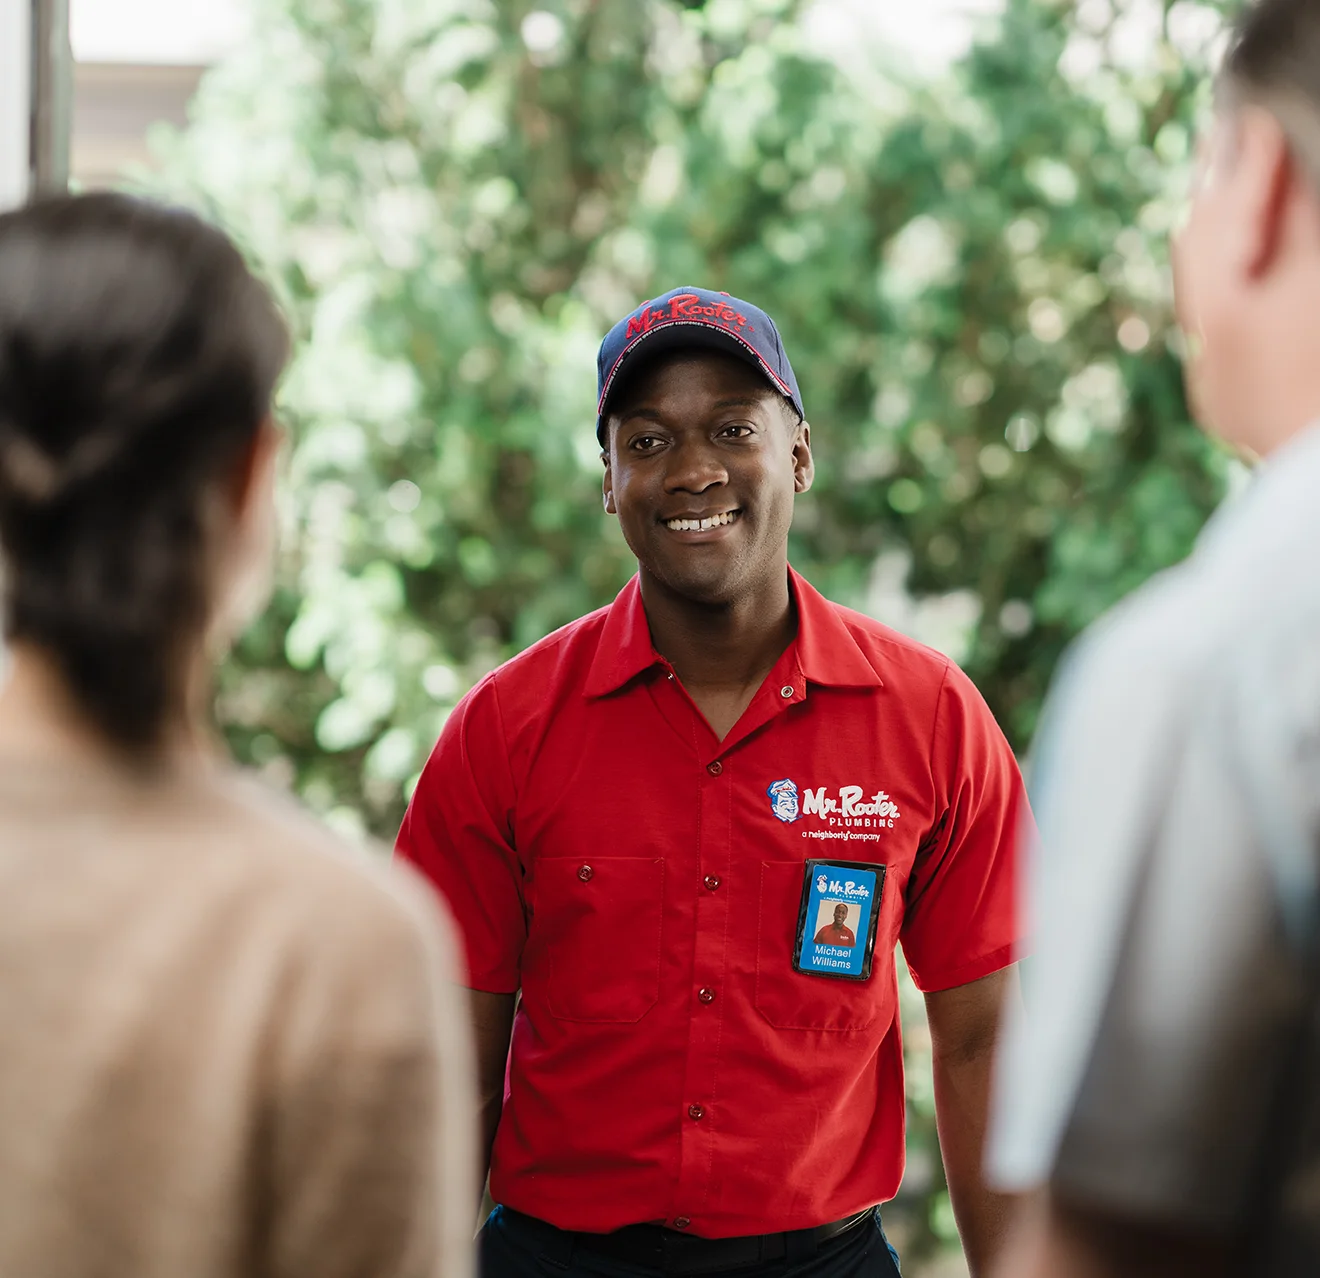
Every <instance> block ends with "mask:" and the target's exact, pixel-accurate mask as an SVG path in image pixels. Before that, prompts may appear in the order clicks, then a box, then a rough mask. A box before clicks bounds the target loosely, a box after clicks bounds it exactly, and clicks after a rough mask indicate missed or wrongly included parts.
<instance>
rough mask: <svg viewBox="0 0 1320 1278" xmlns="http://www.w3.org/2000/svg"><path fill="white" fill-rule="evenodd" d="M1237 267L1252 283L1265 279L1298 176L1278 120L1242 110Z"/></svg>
mask: <svg viewBox="0 0 1320 1278" xmlns="http://www.w3.org/2000/svg"><path fill="white" fill-rule="evenodd" d="M1238 128H1239V135H1238V136H1239V141H1238V146H1239V155H1238V166H1239V172H1238V174H1237V175H1236V178H1237V183H1238V189H1239V192H1240V205H1239V212H1240V215H1241V219H1242V220H1241V228H1242V240H1241V254H1242V256H1241V267H1242V269H1243V271H1244V272H1245V273H1246V275H1247V276H1248V277H1249V278H1251V279H1253V280H1255V279H1260V278H1261V277H1263V276H1265V275H1267V274H1268V273H1269V271H1270V270H1271V268H1272V267H1273V266H1274V265H1275V264H1276V263H1277V261H1278V259H1279V256H1280V253H1281V252H1282V251H1283V249H1284V238H1285V232H1286V230H1287V223H1288V210H1289V205H1290V202H1291V199H1292V196H1293V195H1294V194H1295V193H1296V190H1297V183H1298V182H1299V181H1301V180H1302V175H1301V173H1300V172H1299V170H1298V168H1297V163H1296V161H1295V160H1294V159H1293V156H1292V151H1291V149H1290V148H1289V146H1288V138H1287V135H1286V134H1285V133H1284V131H1283V128H1282V126H1281V125H1280V124H1279V122H1278V120H1276V119H1275V118H1274V116H1273V115H1271V114H1270V113H1269V112H1268V111H1266V110H1264V109H1262V108H1261V107H1254V106H1253V107H1244V108H1243V110H1242V114H1241V119H1240V121H1239V125H1238Z"/></svg>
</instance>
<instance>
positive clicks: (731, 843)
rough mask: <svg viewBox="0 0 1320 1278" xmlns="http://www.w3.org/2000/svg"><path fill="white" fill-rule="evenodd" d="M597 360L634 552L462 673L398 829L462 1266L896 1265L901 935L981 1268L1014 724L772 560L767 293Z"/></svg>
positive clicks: (809, 1271) (1013, 803)
mask: <svg viewBox="0 0 1320 1278" xmlns="http://www.w3.org/2000/svg"><path fill="white" fill-rule="evenodd" d="M598 377H599V383H598V384H599V392H600V394H599V417H598V420H597V423H596V431H597V438H598V439H599V441H600V444H601V448H602V450H603V451H602V460H603V461H604V464H605V480H604V499H605V507H606V510H608V511H609V512H610V513H611V514H614V515H617V517H618V519H619V522H620V525H621V526H622V529H623V534H624V536H625V537H626V538H627V540H628V544H629V546H630V547H631V548H632V550H633V552H634V553H635V554H636V556H637V559H638V563H639V567H640V572H639V575H638V576H637V577H636V578H634V580H633V581H631V582H630V583H629V584H628V585H627V586H626V587H625V588H624V590H623V592H622V593H621V594H620V595H619V597H618V599H617V600H616V601H615V602H614V603H613V604H612V605H611V606H610V607H608V608H603V609H601V610H600V611H599V612H595V613H592V614H591V615H590V616H587V617H584V618H582V619H581V620H579V621H577V622H574V623H573V624H572V625H570V626H567V627H565V628H564V629H563V630H560V631H558V632H557V633H555V634H553V635H550V636H549V637H548V638H546V639H544V640H543V641H542V642H540V643H538V644H535V645H533V647H531V648H530V649H528V650H527V651H526V652H524V653H523V654H522V655H521V656H519V657H516V658H514V659H513V660H512V661H510V662H508V663H507V664H506V665H504V666H502V667H501V668H500V669H498V670H496V671H495V672H494V673H493V674H492V675H490V676H489V677H488V678H487V679H485V680H483V681H482V682H481V683H480V684H478V685H477V687H476V688H474V689H473V691H472V692H471V693H470V694H469V695H468V696H467V697H466V698H465V699H464V701H463V703H462V704H461V705H460V706H459V707H458V709H457V710H456V711H455V712H454V714H453V715H452V716H451V717H450V719H449V721H448V724H447V725H446V727H445V730H444V733H443V735H442V736H441V738H440V741H439V744H438V745H437V746H436V748H435V752H434V754H433V755H432V756H431V759H430V762H429V763H428V764H427V767H426V770H425V772H424V773H423V775H422V779H421V782H420V784H419V785H418V787H417V792H416V794H415V796H414V797H413V801H412V805H411V807H410V808H409V811H408V815H407V817H406V819H405V821H404V825H403V829H402V831H401V832H400V835H399V850H400V852H401V853H402V854H403V855H404V856H405V857H407V858H408V859H409V860H411V861H413V862H415V863H416V864H417V865H418V866H419V867H420V868H421V869H422V870H423V871H424V872H425V873H426V874H428V875H429V876H430V877H431V878H432V879H433V880H434V881H435V882H436V883H437V885H438V886H439V887H440V888H441V889H442V890H443V891H444V893H445V894H446V895H447V896H448V898H449V899H450V901H451V902H452V903H453V905H454V907H455V912H456V914H457V915H458V917H460V918H461V919H462V920H463V929H464V933H465V937H466V941H467V954H468V972H469V978H470V981H471V984H472V986H473V987H474V992H473V995H472V999H473V1007H474V1010H475V1017H476V1021H475V1023H476V1027H477V1035H478V1040H479V1048H478V1055H479V1058H480V1071H481V1080H482V1087H483V1094H484V1096H485V1097H486V1110H485V1115H484V1117H485V1121H486V1129H485V1136H486V1142H487V1143H486V1150H487V1151H488V1152H489V1151H491V1149H492V1142H493V1152H491V1157H490V1186H491V1193H492V1195H493V1196H494V1198H495V1200H496V1202H497V1203H499V1204H500V1207H499V1208H498V1209H497V1210H496V1211H495V1212H494V1213H493V1214H492V1216H491V1219H490V1221H489V1223H488V1224H487V1226H486V1228H485V1230H484V1232H483V1237H482V1266H483V1273H484V1274H485V1275H486V1278H522V1276H524V1275H526V1276H529V1278H530V1276H536V1278H567V1276H569V1275H583V1276H585V1275H591V1276H593V1278H595V1276H597V1275H604V1274H629V1275H639V1276H640V1275H650V1274H707V1275H714V1274H737V1275H740V1276H741V1278H757V1276H759V1275H767V1276H768V1275H772V1274H773V1275H775V1278H785V1276H786V1275H794V1276H796V1278H807V1275H810V1276H811V1278H863V1275H864V1276H865V1278H884V1276H886V1275H888V1276H889V1278H896V1275H897V1273H898V1270H897V1266H896V1264H895V1262H894V1260H893V1258H892V1257H891V1254H890V1250H889V1248H888V1246H887V1245H886V1242H885V1238H884V1234H883V1233H882V1232H881V1229H880V1221H879V1215H878V1213H877V1212H876V1210H875V1208H876V1206H877V1205H878V1204H879V1203H881V1202H884V1201H885V1200H887V1199H889V1198H892V1197H893V1195H894V1193H895V1192H896V1191H897V1189H898V1185H899V1181H900V1179H901V1176H902V1171H903V1117H904V1089H903V1054H902V1045H901V1042H900V1037H899V1021H898V988H897V981H896V979H895V972H894V966H893V963H894V958H893V956H894V947H895V943H896V942H898V941H900V940H901V941H902V944H903V950H904V955H905V957H906V959H907V962H908V964H909V966H910V967H911V969H912V971H913V973H914V976H915V978H916V981H917V984H918V985H919V986H920V988H921V989H923V990H924V991H925V993H926V1006H927V1010H928V1014H929V1019H930V1027H931V1035H932V1040H933V1044H934V1057H935V1086H936V1103H937V1107H938V1111H939V1123H940V1136H941V1144H942V1148H943V1151H944V1159H945V1165H946V1168H947V1170H948V1178H949V1187H950V1194H951V1197H952V1201H953V1205H954V1209H955V1211H956V1212H957V1217H958V1221H959V1226H960V1228H961V1231H962V1236H963V1240H964V1243H965V1245H966V1249H967V1252H968V1255H969V1257H970V1258H971V1262H972V1268H973V1272H974V1273H982V1274H983V1273H985V1272H986V1270H987V1269H988V1257H989V1256H990V1255H991V1253H992V1251H993V1250H994V1249H995V1247H996V1246H997V1244H998V1243H999V1241H1000V1229H1001V1219H1002V1217H1001V1209H1002V1205H1001V1202H1000V1200H998V1199H997V1198H996V1197H995V1196H994V1195H992V1194H988V1193H987V1192H986V1191H985V1187H984V1183H983V1180H982V1177H981V1163H982V1147H983V1140H982V1135H983V1132H984V1124H985V1117H986V1108H987V1103H988V1098H989V1064H990V1060H991V1058H992V1056H993V1042H994V1036H995V1031H996V1028H997V1026H998V1020H999V1008H1000V1004H1001V1000H1002V994H1003V991H1004V989H1005V988H1006V987H1008V986H1010V984H1011V982H1012V966H1011V965H1012V953H1013V947H1014V944H1015V942H1016V940H1017V930H1016V919H1015V917H1014V911H1013V905H1012V903H1013V896H1014V891H1013V879H1014V875H1013V853H1014V850H1015V833H1016V823H1017V822H1018V821H1019V820H1020V819H1021V817H1022V807H1023V804H1022V794H1021V784H1020V780H1019V777H1018V772H1017V766H1016V764H1015V762H1014V760H1013V756H1012V753H1011V751H1010V750H1009V748H1008V745H1007V743H1006V742H1005V741H1004V738H1003V736H1002V734H1001V733H1000V732H999V729H998V728H997V727H996V726H995V723H994V720H993V719H992V718H991V716H990V712H989V710H988V709H987V708H986V706H985V703H984V702H983V701H982V700H981V698H980V696H979V695H978V694H977V692H976V690H975V689H974V688H973V687H972V685H971V683H970V681H969V680H968V679H967V678H966V676H965V675H963V674H962V673H961V672H960V671H959V670H958V669H957V668H956V667H955V666H954V665H953V664H952V662H950V661H949V660H948V659H947V658H945V657H943V656H940V655H939V654H938V653H935V652H932V651H931V650H930V649H927V648H923V647H922V646H921V645H920V644H917V643H914V642H913V641H912V640H910V639H905V638H904V637H903V636H902V635H899V634H896V633H895V632H894V631H892V630H889V629H887V628H886V627H885V626H882V625H880V624H879V623H878V622H875V621H872V620H871V619H870V618H868V617H863V616H861V615H859V614H858V613H855V612H851V611H849V610H848V609H846V608H841V607H839V606H837V605H836V604H832V603H830V602H829V601H827V600H826V599H824V598H822V597H821V596H820V595H819V594H817V593H816V592H815V591H814V590H813V589H812V588H811V586H810V585H809V584H808V583H807V582H806V581H804V580H803V579H802V578H801V577H800V576H798V575H797V574H796V573H794V572H793V571H792V570H791V569H790V568H789V565H788V530H789V524H790V523H791V521H792V517H793V503H794V499H795V496H796V495H797V494H798V493H801V492H805V491H806V490H807V488H808V487H810V485H811V479H812V474H813V462H812V454H811V429H810V427H809V426H808V425H807V423H806V422H805V421H804V420H803V411H802V400H801V396H800V394H799V391H798V387H797V380H796V378H795V377H794V375H793V370H792V368H791V367H790V366H789V363H788V359H787V357H786V356H785V354H784V348H783V344H782V343H781V341H780V339H779V334H778V331H777V330H776V328H775V326H774V324H773V323H772V322H771V320H770V318H769V316H767V315H766V314H765V313H764V312H763V311H761V310H759V309H758V308H756V307H754V306H752V305H750V304H749V303H747V302H742V301H739V300H738V299H737V298H733V297H729V296H727V295H726V294H720V293H714V292H709V291H707V290H704V289H675V290H673V291H672V292H670V293H667V294H665V295H663V296H662V297H659V298H656V299H654V300H653V301H650V302H648V303H646V305H645V306H642V307H639V308H638V309H637V310H636V311H635V312H634V313H633V314H631V315H627V316H625V317H624V318H623V319H621V320H620V321H619V323H618V324H617V325H616V326H615V328H614V329H613V331H611V333H610V334H609V335H608V336H607V337H606V339H605V342H604V344H603V345H602V347H601V352H600V358H599V362H598ZM836 858H837V859H836ZM827 897H828V898H829V899H831V900H833V899H835V898H837V899H838V900H839V901H840V902H845V901H854V902H856V903H857V909H858V912H859V921H858V923H857V925H856V928H855V935H852V936H851V938H850V944H851V945H852V949H851V951H844V952H843V953H846V954H847V957H843V956H842V954H841V952H840V951H839V950H838V949H836V948H835V947H832V946H815V945H813V944H812V942H811V940H810V937H811V933H810V932H809V931H808V930H807V928H806V926H805V925H806V920H808V919H816V918H819V916H820V908H821V904H822V903H823V901H824V900H825V899H826V898H827ZM845 911H846V906H845ZM862 920H865V921H862ZM849 931H850V932H852V931H854V929H849ZM859 937H860V938H862V943H861V944H856V942H857V939H858V938H859ZM831 950H833V952H832V953H831V952H827V951H831ZM873 957H874V963H875V970H874V971H872V958H873ZM517 991H521V999H520V1000H519V1002H518V1003H517V1013H516V1016H515V993H516V992H517ZM511 1029H512V1043H511V1042H510V1030H511ZM506 1080H507V1081H506Z"/></svg>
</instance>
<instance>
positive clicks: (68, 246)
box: [0, 195, 475, 1278]
mask: <svg viewBox="0 0 1320 1278" xmlns="http://www.w3.org/2000/svg"><path fill="white" fill-rule="evenodd" d="M287 349H288V344H287V339H286V335H285V330H284V327H283V324H282V323H281V321H280V318H279V316H278V314H277V312H276V310H275V308H274V306H273V304H272V303H271V300H270V298H269V296H268V295H267V293H266V292H265V290H264V289H263V288H262V287H261V285H259V284H258V283H257V281H256V280H255V279H254V278H253V277H252V276H251V274H250V273H249V272H248V270H247V269H246V267H245V266H244V264H243V261H242V259H241V257H240V256H239V254H238V252H237V251H236V250H235V248H234V247H233V245H232V244H231V243H230V242H229V241H228V240H227V239H226V238H225V237H224V236H223V235H221V234H220V233H219V232H218V231H216V230H214V229H212V228H211V227H209V226H207V225H205V224H204V223H203V222H201V221H199V220H198V219H197V218H195V217H193V216H192V215H190V214H188V213H184V212H181V211H177V210H172V209H166V208H163V207H158V206H155V205H152V204H148V203H145V202H141V201H137V200H132V199H128V198H125V197H122V196H117V195H94V196H88V197H84V198H60V199H55V200H51V201H47V202H44V203H41V204H38V205H35V206H32V207H30V208H27V209H24V210H21V211H19V212H15V213H11V214H8V215H6V216H3V217H0V553H2V555H3V560H2V563H3V583H2V586H3V594H2V598H3V620H4V628H5V635H6V639H7V643H8V649H9V651H8V666H9V669H8V677H7V681H5V682H4V686H3V688H0V1274H6V1275H9V1274H12V1275H15V1278H17V1276H18V1275H40V1276H41V1278H74V1276H75V1275H76V1276H77V1278H90V1276H93V1275H105V1276H106V1278H117V1276H118V1275H123V1276H124V1278H129V1276H130V1275H131V1278H183V1276H184V1275H187V1278H223V1276H228V1275H235V1276H236V1275H240V1274H241V1275H269V1276H271V1278H283V1276H285V1275H287V1276H290V1278H293V1276H295V1275H297V1276H299V1278H301V1276H304V1275H305V1276H306V1278H313V1276H315V1278H335V1276H336V1275H345V1276H347V1275H355V1276H356V1275H370V1276H371V1278H388V1276H393V1275H399V1276H400V1278H404V1276H408V1278H411V1276H413V1275H416V1276H417V1278H433V1276H438V1275H445V1276H446V1278H448V1276H449V1275H458V1274H460V1273H466V1266H467V1263H468V1240H469V1239H470V1236H471V1233H472V1227H473V1221H474V1214H473V1213H474V1206H475V1205H474V1204H473V1203H472V1202H471V1201H469V1199H470V1194H469V1188H468V1187H469V1184H470V1180H471V1174H472V1170H471V1169H472V1166H473V1159H472V1156H471V1140H470V1138H471V1133H470V1132H469V1130H468V1115H469V1113H470V1112H471V1109H472V1104H471V1100H470V1097H469V1094H468V1086H469V1080H468V1060H467V1053H468V1044H467V1041H466V1038H465V1031H464V1028H463V1017H462V1015H461V1014H460V1010H459V1008H458V1006H457V994H456V991H455V989H454V987H453V986H452V985H451V983H450V964H451V953H450V948H449V947H450V934H449V929H448V925H447V924H446V922H445V921H444V920H443V919H442V918H441V917H439V915H438V912H437V907H436V906H435V904H434V902H433V900H432V898H431V897H430V896H429V895H428V893H427V892H426V891H425V890H424V889H422V888H421V887H420V886H418V884H417V883H416V882H414V881H410V879H409V878H408V877H407V876H406V875H405V874H404V873H403V872H402V871H399V870H396V869H394V868H393V867H389V866H385V865H376V864H369V863H366V861H365V859H364V858H362V857H361V856H360V854H355V853H354V852H353V851H352V850H351V849H349V848H347V847H341V846H339V845H338V844H337V842H336V840H335V839H334V838H333V837H332V836H331V835H329V834H328V833H327V832H326V831H325V830H323V829H321V828H320V827H319V826H318V825H316V824H315V823H314V822H312V821H311V820H309V819H308V818H307V817H305V816H303V815H301V814H300V813H299V812H298V811H297V810H296V809H294V808H293V807H292V806H291V805H290V804H289V803H288V802H286V801H284V800H282V799H280V798H278V797H276V796H274V795H272V794H269V793H267V792H266V791H265V790H264V789H263V788H261V787H260V786H259V785H257V784H256V783H254V782H253V781H252V780H249V779H247V778H245V777H243V776H242V775H239V774H237V773H236V772H235V771H233V770H232V769H231V767H230V766H229V765H228V764H227V763H226V762H225V760H224V757H223V755H222V753H221V751H220V750H219V748H218V746H217V743H216V741H215V739H214V737H213V736H212V734H211V731H210V729H209V728H208V712H207V707H208V702H209V699H210V686H211V670H212V663H213V661H214V659H215V656H216V654H217V653H218V652H219V651H221V650H222V649H223V647H224V646H225V643H226V641H227V640H228V639H229V638H230V637H231V636H232V635H233V634H234V633H235V632H236V629H237V628H238V627H239V626H240V624H241V623H242V622H243V621H244V620H245V619H246V618H247V617H248V616H249V615H250V613H251V611H252V608H253V605H254V603H255V602H257V601H259V600H260V599H261V597H262V595H263V589H262V587H263V583H264V578H265V574H266V572H267V571H268V569H267V565H268V561H269V558H270V554H271V540H272V536H271V533H272V526H273V513H272V508H273V502H272V488H273V471H274V459H275V454H276V451H277V444H278V436H277V432H276V430H275V428H274V426H273V425H272V422H271V396H272V392H273V390H274V387H275V383H276V380H277V378H278V376H279V374H280V372H281V369H282V367H283V364H284V362H285V358H286V355H287Z"/></svg>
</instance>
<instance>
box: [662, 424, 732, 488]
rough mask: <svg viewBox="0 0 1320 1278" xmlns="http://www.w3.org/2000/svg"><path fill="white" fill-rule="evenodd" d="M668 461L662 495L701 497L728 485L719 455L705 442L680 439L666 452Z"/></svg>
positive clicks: (705, 440) (727, 474)
mask: <svg viewBox="0 0 1320 1278" xmlns="http://www.w3.org/2000/svg"><path fill="white" fill-rule="evenodd" d="M668 461H669V466H668V468H667V469H666V472H665V491H666V492H670V493H704V492H705V491H706V490H707V489H709V488H716V487H718V486H719V485H721V484H727V483H728V482H729V472H728V470H726V469H725V466H724V463H723V461H722V460H721V459H720V456H719V452H718V451H717V450H716V448H715V447H714V446H713V445H712V444H711V442H710V441H709V440H707V439H703V438H700V437H698V438H687V439H682V438H680V439H679V440H678V441H676V443H675V445H674V447H673V448H671V449H670V450H669V457H668Z"/></svg>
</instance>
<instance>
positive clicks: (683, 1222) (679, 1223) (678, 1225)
mask: <svg viewBox="0 0 1320 1278" xmlns="http://www.w3.org/2000/svg"><path fill="white" fill-rule="evenodd" d="M691 1223H692V1222H691V1221H690V1220H689V1219H688V1218H687V1217H686V1216H679V1217H678V1218H677V1219H676V1220H675V1221H674V1228H675V1229H686V1228H687V1227H688V1226H689V1225H690V1224H691Z"/></svg>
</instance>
